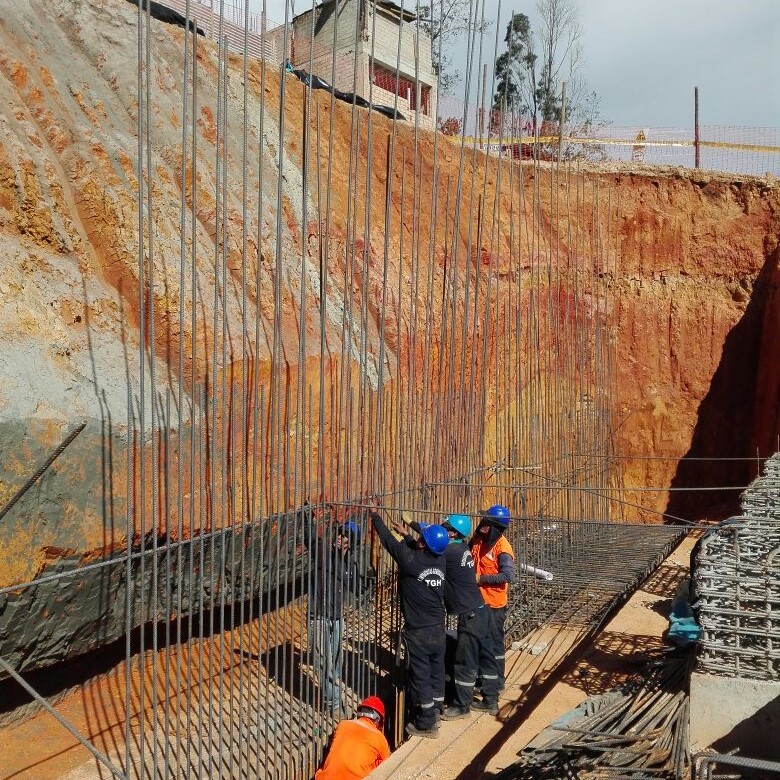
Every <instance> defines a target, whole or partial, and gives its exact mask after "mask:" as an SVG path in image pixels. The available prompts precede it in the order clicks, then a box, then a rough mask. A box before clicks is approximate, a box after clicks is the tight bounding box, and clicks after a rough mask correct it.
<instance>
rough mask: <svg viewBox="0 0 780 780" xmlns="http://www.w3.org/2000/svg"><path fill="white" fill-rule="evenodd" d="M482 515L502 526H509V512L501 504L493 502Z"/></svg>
mask: <svg viewBox="0 0 780 780" xmlns="http://www.w3.org/2000/svg"><path fill="white" fill-rule="evenodd" d="M483 516H484V517H489V518H490V519H491V520H494V521H495V522H496V523H497V524H498V525H501V526H503V527H504V528H509V518H510V516H511V512H510V511H509V510H508V509H507V508H506V507H505V506H504V505H503V504H493V506H491V507H490V509H488V510H487V512H485V513H484V515H483Z"/></svg>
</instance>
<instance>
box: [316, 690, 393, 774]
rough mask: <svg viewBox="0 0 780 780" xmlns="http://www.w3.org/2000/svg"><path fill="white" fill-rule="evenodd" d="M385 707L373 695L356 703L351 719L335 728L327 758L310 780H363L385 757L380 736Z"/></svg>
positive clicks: (387, 749) (386, 749)
mask: <svg viewBox="0 0 780 780" xmlns="http://www.w3.org/2000/svg"><path fill="white" fill-rule="evenodd" d="M384 724H385V705H384V704H382V700H381V699H380V698H378V697H377V696H369V697H368V698H367V699H363V701H361V702H360V704H359V705H358V708H357V712H356V713H355V717H354V718H353V719H352V720H343V721H341V723H339V725H338V726H336V730H335V731H334V732H333V737H332V739H331V743H330V749H329V750H328V755H327V756H326V757H325V761H324V763H323V764H322V767H321V768H320V769H318V770H317V772H316V774H315V775H314V780H363V778H364V777H366V776H367V775H369V774H371V772H373V771H374V770H375V769H376V768H377V767H378V766H379V765H380V764H381V763H382V762H383V761H384V760H385V759H386V758H387V757H388V756H389V755H390V746H389V745H388V744H387V739H386V738H385V735H384V734H383V733H382V729H383V728H384Z"/></svg>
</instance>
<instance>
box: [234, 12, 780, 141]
mask: <svg viewBox="0 0 780 780" xmlns="http://www.w3.org/2000/svg"><path fill="white" fill-rule="evenodd" d="M237 1H238V0H232V2H234V3H235V2H237ZM574 1H575V2H577V3H578V6H579V10H580V21H581V23H582V27H583V32H584V37H583V50H584V57H585V63H584V67H583V74H584V76H585V78H586V79H587V81H588V85H589V87H590V89H592V90H595V91H596V93H597V94H598V95H599V97H600V98H601V113H602V115H603V116H604V118H606V119H610V120H612V122H613V123H614V124H616V125H641V126H645V127H690V126H692V125H693V88H694V85H698V87H699V103H700V121H701V123H702V124H714V125H739V126H746V127H765V126H766V127H780V88H778V79H779V78H780V0H653V2H645V3H641V2H638V1H637V0H574ZM250 2H251V3H252V4H253V6H255V7H257V8H259V7H260V0H250ZM267 2H268V17H269V20H273V21H277V22H282V21H284V15H285V12H284V7H285V0H267ZM288 2H289V0H288ZM396 2H399V4H400V0H396ZM486 2H487V5H486V13H487V12H489V11H491V10H492V15H493V18H495V16H496V14H497V11H498V0H486ZM414 5H415V3H413V2H411V0H404V7H409V8H413V7H414ZM535 6H536V0H530V1H526V2H519V1H517V0H515V2H513V0H502V10H501V17H502V18H501V19H500V20H499V22H498V24H499V52H500V51H501V44H502V43H503V37H504V32H505V30H506V23H507V20H508V19H509V17H510V15H511V13H512V12H513V11H514V12H516V13H526V14H528V16H530V17H531V20H532V23H533V18H534V14H535ZM310 7H311V3H310V2H309V3H307V2H305V0H303V1H302V0H298V2H296V3H295V12H296V13H300V12H301V11H303V10H305V9H306V8H310ZM494 44H495V28H493V30H491V31H490V32H489V33H488V34H487V35H486V36H485V39H484V43H483V51H484V52H485V54H484V56H483V62H487V63H488V64H490V63H492V60H493V50H494ZM465 49H466V46H465V41H463V42H462V43H461V44H460V45H457V46H455V47H454V57H455V60H456V64H457V65H458V68H459V70H460V71H461V73H464V71H465V67H466V61H465ZM472 99H473V98H472Z"/></svg>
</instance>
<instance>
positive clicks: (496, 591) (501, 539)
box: [471, 504, 515, 715]
mask: <svg viewBox="0 0 780 780" xmlns="http://www.w3.org/2000/svg"><path fill="white" fill-rule="evenodd" d="M509 517H510V512H509V510H508V509H507V508H506V507H505V506H502V505H501V504H496V505H494V506H491V507H490V509H488V510H487V511H486V512H483V513H481V515H480V520H479V525H478V526H477V530H476V533H475V534H474V536H473V537H472V539H471V553H472V555H473V556H474V565H475V568H476V574H477V583H478V584H479V588H480V590H481V591H482V598H484V600H485V605H486V606H487V611H488V626H489V632H488V633H489V637H490V639H489V641H490V643H491V644H492V647H493V656H494V659H495V667H494V668H493V669H491V668H488V669H485V668H484V666H483V667H481V669H480V675H481V677H482V701H481V702H474V703H472V705H471V706H472V707H473V708H474V709H479V710H486V711H487V712H489V713H490V714H491V715H497V714H498V694H499V693H500V692H501V691H502V690H503V689H504V682H505V679H504V674H505V660H506V651H505V647H504V622H505V621H506V608H507V602H508V590H509V583H510V582H512V580H513V579H514V577H515V554H514V551H513V550H512V545H511V544H509V540H508V539H507V538H506V537H505V536H504V534H505V533H506V531H507V530H508V529H509ZM494 677H497V679H494Z"/></svg>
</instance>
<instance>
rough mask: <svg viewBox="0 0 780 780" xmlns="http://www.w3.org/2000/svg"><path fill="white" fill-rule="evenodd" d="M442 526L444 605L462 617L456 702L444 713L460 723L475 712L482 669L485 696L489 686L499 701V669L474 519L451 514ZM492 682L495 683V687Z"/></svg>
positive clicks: (447, 717) (459, 618) (456, 656)
mask: <svg viewBox="0 0 780 780" xmlns="http://www.w3.org/2000/svg"><path fill="white" fill-rule="evenodd" d="M442 525H443V526H444V528H445V530H446V531H447V534H448V536H449V543H448V544H447V549H446V550H445V552H444V557H445V558H446V560H447V576H446V578H445V581H444V605H445V606H446V608H447V612H449V613H450V614H451V615H457V616H458V639H457V645H456V647H455V664H454V669H453V678H454V679H453V682H454V693H453V699H452V703H451V705H450V706H449V707H447V709H445V710H444V712H443V713H442V718H443V719H444V720H456V719H457V718H463V717H465V716H466V715H468V713H469V711H470V710H471V707H472V700H473V698H474V683H475V682H476V679H477V672H478V671H479V669H480V668H482V679H483V688H482V690H483V694H484V691H485V685H487V691H488V694H485V695H489V696H490V697H491V698H495V699H496V700H497V699H498V690H497V683H498V670H497V668H496V660H495V652H494V650H493V643H492V642H491V641H490V625H489V615H488V610H487V609H486V608H485V600H484V598H483V597H482V592H481V590H480V587H479V585H478V584H477V578H476V573H475V568H474V558H473V556H472V554H471V550H470V549H469V546H468V543H467V540H468V538H469V536H471V520H470V518H469V517H468V516H467V515H449V517H447V518H446V520H445V521H444V523H442ZM412 527H414V526H412ZM491 680H493V681H494V683H493V685H492V687H491V683H490V681H491ZM494 689H496V690H494ZM478 704H479V703H478ZM477 708H479V707H477Z"/></svg>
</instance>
